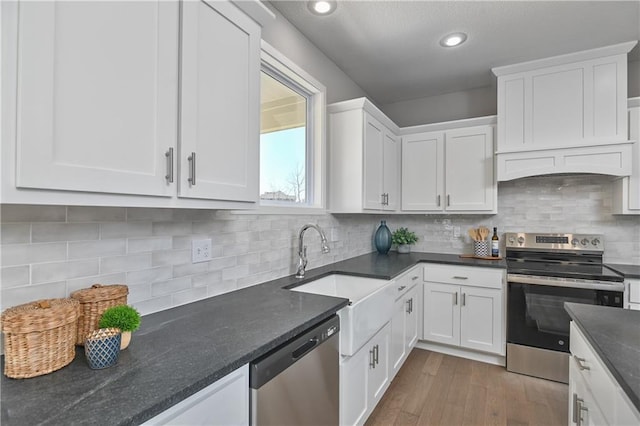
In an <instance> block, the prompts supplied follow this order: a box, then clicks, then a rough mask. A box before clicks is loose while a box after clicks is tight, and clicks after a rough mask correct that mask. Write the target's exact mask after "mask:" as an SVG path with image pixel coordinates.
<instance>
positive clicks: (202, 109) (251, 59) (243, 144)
mask: <svg viewBox="0 0 640 426" xmlns="http://www.w3.org/2000/svg"><path fill="white" fill-rule="evenodd" d="M182 8H183V11H182V17H183V18H182V19H183V25H182V75H181V83H182V85H181V89H182V96H181V115H180V118H181V126H180V154H179V155H180V160H179V162H178V164H179V170H180V183H179V191H178V195H179V196H180V197H191V198H205V199H218V200H234V201H250V202H256V201H258V195H259V194H258V186H259V174H258V170H259V164H260V138H259V134H260V118H259V117H260V26H259V25H258V24H256V23H255V22H254V21H253V20H252V19H251V18H249V17H248V16H246V15H245V14H244V13H242V12H241V11H240V10H239V9H238V8H236V7H235V6H234V5H233V4H231V3H228V2H220V1H188V2H184V3H183V6H182Z"/></svg>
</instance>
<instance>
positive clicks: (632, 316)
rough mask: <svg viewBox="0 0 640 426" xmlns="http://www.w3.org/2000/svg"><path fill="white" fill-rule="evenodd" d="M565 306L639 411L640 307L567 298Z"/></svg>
mask: <svg viewBox="0 0 640 426" xmlns="http://www.w3.org/2000/svg"><path fill="white" fill-rule="evenodd" d="M564 306H565V309H566V311H567V312H568V313H569V316H570V317H571V319H573V320H574V321H575V323H576V325H577V326H578V328H579V329H580V330H581V331H582V332H583V333H584V335H585V337H586V338H587V340H588V341H589V344H591V346H592V347H593V349H595V351H596V353H597V354H598V356H599V357H600V358H601V359H602V361H604V364H605V365H606V367H607V368H608V369H609V371H610V372H611V374H612V375H613V377H614V378H615V379H616V380H617V381H618V384H619V385H620V387H621V388H622V389H623V390H624V392H625V393H626V394H627V396H628V397H629V400H631V402H632V403H633V404H634V405H635V407H636V409H637V410H638V411H640V311H633V310H629V309H620V308H612V307H607V306H595V305H583V304H579V303H568V302H565V304H564Z"/></svg>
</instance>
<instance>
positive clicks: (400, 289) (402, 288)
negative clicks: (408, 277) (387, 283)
mask: <svg viewBox="0 0 640 426" xmlns="http://www.w3.org/2000/svg"><path fill="white" fill-rule="evenodd" d="M405 288H407V286H406V285H401V286H400V287H398V291H402V290H404V289H405Z"/></svg>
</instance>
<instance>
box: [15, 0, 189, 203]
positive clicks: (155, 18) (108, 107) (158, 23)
mask: <svg viewBox="0 0 640 426" xmlns="http://www.w3.org/2000/svg"><path fill="white" fill-rule="evenodd" d="M178 27H179V4H178V3H177V2H164V1H148V2H53V1H52V2H20V3H19V15H18V22H17V37H18V40H19V44H18V45H17V57H18V64H17V110H16V122H17V129H16V139H15V141H16V156H15V158H16V166H15V167H16V173H15V185H16V186H17V187H19V188H39V189H58V190H71V191H90V192H107V193H120V194H143V195H155V196H171V195H172V193H175V187H173V185H171V183H170V182H168V180H167V179H165V175H167V173H168V163H167V157H165V153H166V152H168V151H169V150H170V149H172V150H175V149H176V134H177V126H178V105H177V102H176V99H177V96H178V40H179V38H178ZM4 143H5V141H4V140H3V145H4ZM169 167H170V166H169Z"/></svg>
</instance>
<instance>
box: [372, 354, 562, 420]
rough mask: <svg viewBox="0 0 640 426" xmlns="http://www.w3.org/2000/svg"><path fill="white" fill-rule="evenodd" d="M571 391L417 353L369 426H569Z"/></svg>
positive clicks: (467, 362) (489, 367) (457, 360)
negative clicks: (569, 394) (569, 393)
mask: <svg viewBox="0 0 640 426" xmlns="http://www.w3.org/2000/svg"><path fill="white" fill-rule="evenodd" d="M568 392H569V391H568V386H567V385H565V384H562V383H556V382H551V381H548V380H542V379H537V378H534V377H528V376H523V375H520V374H515V373H510V372H508V371H507V370H506V369H505V368H504V367H499V366H497V365H489V364H484V363H481V362H478V361H471V360H467V359H463V358H457V357H454V356H449V355H444V354H439V353H435V352H430V351H425V350H422V349H414V350H413V351H412V352H411V353H410V354H409V357H408V358H407V360H406V361H405V363H404V365H403V366H402V368H401V369H400V371H399V372H398V374H397V375H396V377H395V379H394V380H393V382H392V383H391V386H389V389H387V392H386V393H385V395H384V396H383V397H382V400H381V401H380V403H379V404H378V406H377V407H376V409H375V410H374V412H373V413H371V416H370V417H369V419H368V420H367V423H366V425H368V426H373V425H385V426H386V425H447V426H448V425H451V426H454V425H455V426H458V425H518V426H520V425H530V426H533V425H566V424H567V416H568V405H567V404H568V402H567V401H568Z"/></svg>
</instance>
